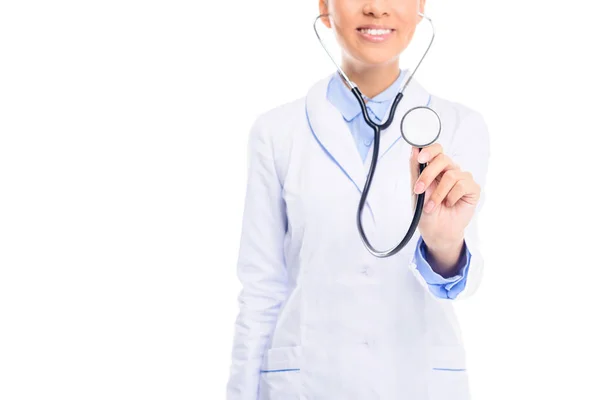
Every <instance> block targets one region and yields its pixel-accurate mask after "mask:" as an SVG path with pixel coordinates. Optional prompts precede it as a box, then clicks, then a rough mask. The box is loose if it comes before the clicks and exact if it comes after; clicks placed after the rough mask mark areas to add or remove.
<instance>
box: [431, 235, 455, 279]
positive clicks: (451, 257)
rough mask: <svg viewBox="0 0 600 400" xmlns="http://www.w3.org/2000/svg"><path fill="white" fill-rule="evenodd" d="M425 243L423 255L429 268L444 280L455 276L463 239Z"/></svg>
mask: <svg viewBox="0 0 600 400" xmlns="http://www.w3.org/2000/svg"><path fill="white" fill-rule="evenodd" d="M423 241H424V242H425V255H426V259H427V262H428V263H429V265H430V266H431V268H432V269H433V270H434V271H435V272H436V273H438V274H439V275H441V276H442V277H444V278H449V277H451V276H455V275H457V274H458V273H459V270H460V267H461V265H459V263H460V260H461V255H462V253H463V248H464V244H465V241H464V237H463V238H461V239H459V240H448V241H440V242H435V241H434V242H427V240H426V239H423Z"/></svg>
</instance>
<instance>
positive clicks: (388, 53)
mask: <svg viewBox="0 0 600 400" xmlns="http://www.w3.org/2000/svg"><path fill="white" fill-rule="evenodd" d="M340 3H342V2H340ZM392 3H396V5H395V6H389V10H386V11H388V15H387V16H385V17H382V18H373V17H368V16H366V15H365V14H364V13H363V10H362V9H360V8H356V9H354V10H353V9H351V7H338V9H337V10H334V13H333V14H332V21H331V22H332V23H333V29H334V32H335V34H336V36H337V39H338V41H339V42H340V44H341V45H342V47H343V49H344V53H345V54H344V56H345V57H346V58H350V59H352V60H353V61H354V62H355V63H356V62H358V63H360V64H364V65H381V64H387V63H390V62H394V61H396V60H397V59H398V57H399V55H400V53H402V52H403V51H404V50H405V49H406V48H407V47H408V45H409V43H410V41H411V40H412V37H413V35H414V32H415V29H416V26H417V23H418V22H419V20H420V17H419V16H418V14H417V12H418V9H417V7H416V4H417V3H416V2H414V1H411V2H404V1H397V2H392ZM368 24H374V25H383V26H386V27H388V29H385V30H383V29H361V26H362V25H368Z"/></svg>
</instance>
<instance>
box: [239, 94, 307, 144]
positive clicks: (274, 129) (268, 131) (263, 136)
mask: <svg viewBox="0 0 600 400" xmlns="http://www.w3.org/2000/svg"><path fill="white" fill-rule="evenodd" d="M304 103H305V97H300V98H297V99H294V100H292V101H289V102H286V103H283V104H280V105H278V106H276V107H273V108H270V109H267V110H265V111H263V112H261V113H260V114H258V115H257V116H256V118H255V119H254V122H253V123H252V127H251V129H250V135H249V140H250V141H251V142H253V141H260V142H266V143H269V145H270V146H271V147H278V146H277V142H281V141H284V140H285V138H286V137H289V136H290V132H291V131H293V130H294V129H295V128H297V127H298V126H299V125H300V124H301V123H302V121H303V119H305V111H304V107H305V105H304Z"/></svg>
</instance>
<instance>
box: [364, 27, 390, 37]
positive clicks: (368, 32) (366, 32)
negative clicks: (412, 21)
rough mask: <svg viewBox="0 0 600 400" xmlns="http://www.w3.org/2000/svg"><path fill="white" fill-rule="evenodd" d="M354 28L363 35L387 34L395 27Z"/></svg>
mask: <svg viewBox="0 0 600 400" xmlns="http://www.w3.org/2000/svg"><path fill="white" fill-rule="evenodd" d="M356 30H357V31H359V32H360V33H362V34H364V35H370V36H384V35H389V34H390V33H392V32H394V31H395V29H371V28H357V29H356Z"/></svg>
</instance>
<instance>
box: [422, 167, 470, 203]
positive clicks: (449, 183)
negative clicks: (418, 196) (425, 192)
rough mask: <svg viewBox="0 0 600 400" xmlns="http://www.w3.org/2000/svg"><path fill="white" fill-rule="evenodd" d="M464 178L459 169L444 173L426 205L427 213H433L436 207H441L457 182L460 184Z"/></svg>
mask: <svg viewBox="0 0 600 400" xmlns="http://www.w3.org/2000/svg"><path fill="white" fill-rule="evenodd" d="M463 176H464V174H463V173H462V172H461V171H459V170H457V169H452V170H449V171H446V172H444V173H443V175H442V179H441V180H440V182H439V183H438V185H437V187H436V188H435V191H434V192H433V193H432V194H431V196H430V197H429V201H428V202H427V204H426V205H425V212H432V211H433V210H435V209H436V207H437V206H439V205H440V204H441V203H442V201H444V199H445V198H446V196H447V195H448V193H450V191H451V190H452V188H453V187H454V186H455V184H456V182H458V181H459V180H460V179H461V178H462V177H463Z"/></svg>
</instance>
